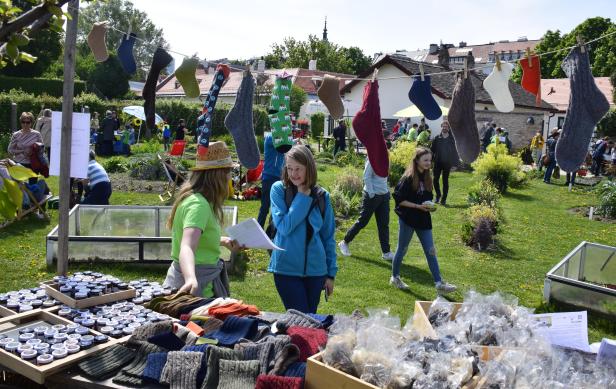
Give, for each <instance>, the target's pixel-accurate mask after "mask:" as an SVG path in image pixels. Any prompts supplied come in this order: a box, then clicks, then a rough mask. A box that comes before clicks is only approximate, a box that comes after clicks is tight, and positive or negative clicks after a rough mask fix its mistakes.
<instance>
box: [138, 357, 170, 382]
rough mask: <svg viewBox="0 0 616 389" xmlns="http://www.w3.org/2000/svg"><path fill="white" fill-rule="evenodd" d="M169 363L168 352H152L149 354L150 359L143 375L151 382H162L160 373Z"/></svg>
mask: <svg viewBox="0 0 616 389" xmlns="http://www.w3.org/2000/svg"><path fill="white" fill-rule="evenodd" d="M165 363H167V353H152V354H150V355H148V361H147V363H146V365H145V369H144V370H143V374H142V375H141V377H142V378H143V379H144V380H147V381H151V382H160V374H161V373H162V372H163V367H165Z"/></svg>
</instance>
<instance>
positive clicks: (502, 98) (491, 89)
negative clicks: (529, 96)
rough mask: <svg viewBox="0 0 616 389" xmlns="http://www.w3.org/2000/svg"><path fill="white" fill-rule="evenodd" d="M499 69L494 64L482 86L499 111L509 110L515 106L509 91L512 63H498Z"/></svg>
mask: <svg viewBox="0 0 616 389" xmlns="http://www.w3.org/2000/svg"><path fill="white" fill-rule="evenodd" d="M500 67H501V70H498V68H497V67H496V66H494V68H493V69H492V73H490V75H489V76H488V77H486V79H485V80H483V87H484V88H485V90H486V91H487V92H488V94H489V95H490V98H491V99H492V102H493V103H494V106H496V109H498V110H499V111H500V112H511V111H513V109H514V108H515V104H514V103H513V97H511V91H509V77H510V76H511V73H512V72H513V65H512V64H510V63H507V62H503V63H501V64H500Z"/></svg>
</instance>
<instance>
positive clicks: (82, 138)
mask: <svg viewBox="0 0 616 389" xmlns="http://www.w3.org/2000/svg"><path fill="white" fill-rule="evenodd" d="M61 144H62V112H55V111H54V112H52V113H51V161H50V166H49V175H51V176H59V175H60V145H61ZM89 160H90V114H89V113H78V112H73V137H72V140H71V177H75V178H88V162H89Z"/></svg>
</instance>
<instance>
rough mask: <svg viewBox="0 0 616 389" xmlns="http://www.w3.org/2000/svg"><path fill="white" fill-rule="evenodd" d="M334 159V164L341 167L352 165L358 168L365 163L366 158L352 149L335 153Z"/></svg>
mask: <svg viewBox="0 0 616 389" xmlns="http://www.w3.org/2000/svg"><path fill="white" fill-rule="evenodd" d="M335 160H336V164H337V165H338V166H341V167H344V166H353V167H356V168H360V167H363V166H364V164H365V163H366V160H365V159H364V158H363V157H361V156H360V155H359V154H357V153H355V152H353V151H341V152H339V153H338V154H336V157H335Z"/></svg>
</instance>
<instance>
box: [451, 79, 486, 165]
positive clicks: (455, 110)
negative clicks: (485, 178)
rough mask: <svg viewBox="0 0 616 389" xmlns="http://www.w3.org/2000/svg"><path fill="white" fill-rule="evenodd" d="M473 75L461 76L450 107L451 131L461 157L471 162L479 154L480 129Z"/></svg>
mask: <svg viewBox="0 0 616 389" xmlns="http://www.w3.org/2000/svg"><path fill="white" fill-rule="evenodd" d="M471 77H472V76H471V75H470V74H469V75H468V77H467V78H464V77H459V78H458V81H457V82H456V86H455V87H454V89H453V93H452V96H451V108H449V114H448V115H447V118H448V119H449V124H450V125H451V132H452V133H453V135H454V138H455V139H456V147H457V149H458V154H459V155H460V158H461V159H462V160H463V161H464V162H466V163H471V162H473V161H474V160H475V159H477V157H478V156H479V152H480V151H481V147H480V145H479V130H478V129H477V122H476V121H475V89H474V88H473V83H472V82H471Z"/></svg>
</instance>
